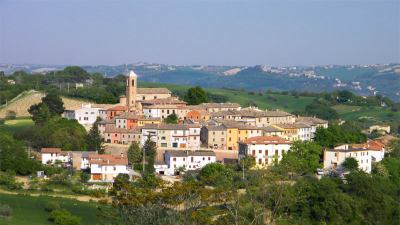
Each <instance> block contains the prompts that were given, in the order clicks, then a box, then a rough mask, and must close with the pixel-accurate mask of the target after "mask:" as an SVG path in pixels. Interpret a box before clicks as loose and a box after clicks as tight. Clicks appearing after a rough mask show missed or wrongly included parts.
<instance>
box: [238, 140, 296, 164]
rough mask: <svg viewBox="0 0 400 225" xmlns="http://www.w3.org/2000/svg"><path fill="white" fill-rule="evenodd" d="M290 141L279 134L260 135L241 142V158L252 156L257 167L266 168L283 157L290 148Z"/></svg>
mask: <svg viewBox="0 0 400 225" xmlns="http://www.w3.org/2000/svg"><path fill="white" fill-rule="evenodd" d="M290 146H291V144H290V141H288V140H285V139H283V138H281V137H277V136H258V137H252V138H248V139H247V140H245V141H243V142H239V160H240V159H241V158H243V157H245V156H252V157H254V158H255V161H256V166H255V167H256V168H265V167H267V166H269V165H272V164H273V163H275V162H279V161H280V160H281V159H282V155H283V153H286V152H287V151H289V149H290Z"/></svg>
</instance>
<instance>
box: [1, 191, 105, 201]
mask: <svg viewBox="0 0 400 225" xmlns="http://www.w3.org/2000/svg"><path fill="white" fill-rule="evenodd" d="M0 193H3V194H9V195H18V194H22V193H19V192H13V191H7V190H3V189H0ZM25 194H26V195H29V196H32V197H39V196H49V197H55V198H68V199H75V200H77V201H80V202H89V201H95V202H97V201H99V200H102V199H107V200H108V201H109V202H110V201H111V198H110V197H107V198H101V199H100V198H94V197H90V196H85V195H65V194H51V193H28V192H27V193H25Z"/></svg>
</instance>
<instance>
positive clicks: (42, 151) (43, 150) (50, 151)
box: [40, 148, 62, 153]
mask: <svg viewBox="0 0 400 225" xmlns="http://www.w3.org/2000/svg"><path fill="white" fill-rule="evenodd" d="M61 151H62V150H61V148H42V149H40V152H41V153H59V152H61Z"/></svg>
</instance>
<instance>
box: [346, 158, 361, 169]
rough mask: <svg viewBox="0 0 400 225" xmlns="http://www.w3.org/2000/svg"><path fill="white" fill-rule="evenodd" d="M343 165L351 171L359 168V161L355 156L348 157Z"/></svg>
mask: <svg viewBox="0 0 400 225" xmlns="http://www.w3.org/2000/svg"><path fill="white" fill-rule="evenodd" d="M342 165H343V167H344V168H346V169H347V170H349V171H354V170H357V169H358V161H357V160H356V159H355V158H353V157H348V158H346V159H345V160H344V162H343V164H342Z"/></svg>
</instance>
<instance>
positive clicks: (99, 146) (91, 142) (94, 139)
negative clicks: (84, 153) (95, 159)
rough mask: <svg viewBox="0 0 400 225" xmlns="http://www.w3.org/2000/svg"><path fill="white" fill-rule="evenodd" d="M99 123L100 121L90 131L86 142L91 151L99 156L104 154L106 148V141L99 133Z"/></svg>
mask: <svg viewBox="0 0 400 225" xmlns="http://www.w3.org/2000/svg"><path fill="white" fill-rule="evenodd" d="M98 122H99V119H97V120H96V122H95V123H94V124H93V126H92V128H91V129H90V131H89V133H88V135H87V138H86V142H87V145H88V149H89V150H95V151H97V152H98V153H99V154H104V146H103V143H104V141H103V138H102V137H101V135H100V132H99V127H98Z"/></svg>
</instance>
